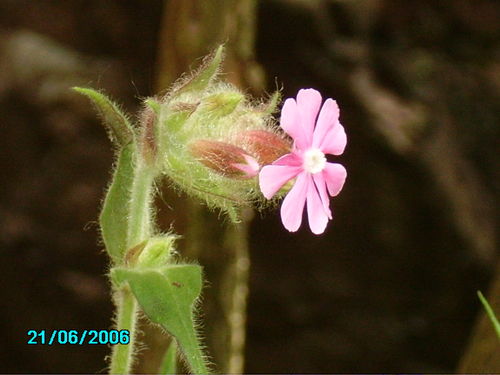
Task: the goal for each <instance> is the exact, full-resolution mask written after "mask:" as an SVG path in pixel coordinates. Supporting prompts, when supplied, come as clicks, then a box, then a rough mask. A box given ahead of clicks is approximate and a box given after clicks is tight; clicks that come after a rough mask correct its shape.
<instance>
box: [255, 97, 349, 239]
mask: <svg viewBox="0 0 500 375" xmlns="http://www.w3.org/2000/svg"><path fill="white" fill-rule="evenodd" d="M321 103H322V97H321V94H320V93H319V92H318V91H316V90H314V89H302V90H300V91H299V92H298V94H297V100H295V99H292V98H289V99H287V100H286V101H285V104H284V105H283V108H282V111H281V120H280V122H281V127H282V129H283V130H284V131H285V132H286V133H287V134H288V135H290V137H292V139H293V141H294V148H293V150H292V151H291V152H290V153H288V154H286V155H283V156H281V157H280V158H279V159H277V160H275V161H274V162H273V163H272V164H270V165H266V166H264V167H263V168H262V169H261V171H260V173H259V186H260V190H261V192H262V194H263V195H264V197H266V198H267V199H271V198H272V197H273V196H274V195H275V194H276V193H277V192H278V191H279V190H280V189H282V188H283V186H286V184H287V183H288V182H289V181H291V180H293V179H295V182H294V185H293V187H292V188H291V190H290V191H289V192H288V194H287V195H286V197H285V199H284V201H283V204H282V205H281V221H282V223H283V226H284V227H285V228H286V229H287V230H289V231H290V232H295V231H297V230H298V229H299V228H300V225H301V224H302V215H303V212H304V207H306V208H307V218H308V221H309V227H310V229H311V231H312V232H313V233H314V234H322V233H323V232H324V231H325V229H326V226H327V224H328V221H329V220H331V219H332V212H331V210H330V198H329V197H335V196H337V195H338V194H339V193H340V191H341V190H342V187H343V186H344V182H345V179H346V177H347V171H346V169H345V168H344V167H343V166H342V165H341V164H338V163H330V162H326V154H332V155H341V154H342V153H343V152H344V149H345V146H346V144H347V137H346V133H345V130H344V127H343V126H342V125H341V124H340V122H339V107H338V105H337V102H336V101H335V100H333V99H330V98H328V99H326V101H325V102H324V104H323V105H321Z"/></svg>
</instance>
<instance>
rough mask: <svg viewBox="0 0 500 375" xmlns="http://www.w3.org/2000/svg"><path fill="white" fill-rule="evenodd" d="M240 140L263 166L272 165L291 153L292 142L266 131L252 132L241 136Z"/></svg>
mask: <svg viewBox="0 0 500 375" xmlns="http://www.w3.org/2000/svg"><path fill="white" fill-rule="evenodd" d="M238 138H239V140H240V141H241V142H243V143H244V144H245V145H247V147H248V150H249V151H250V152H251V153H252V154H253V155H255V157H257V159H258V160H259V162H260V163H261V164H262V165H267V164H271V163H272V162H273V161H275V160H276V159H278V158H280V157H281V156H283V155H286V154H288V153H290V152H291V148H292V147H291V146H292V145H291V142H289V141H287V140H286V139H284V138H283V137H280V136H279V135H277V134H275V133H272V132H269V131H266V130H251V131H247V132H244V133H242V134H240V135H239V137H238Z"/></svg>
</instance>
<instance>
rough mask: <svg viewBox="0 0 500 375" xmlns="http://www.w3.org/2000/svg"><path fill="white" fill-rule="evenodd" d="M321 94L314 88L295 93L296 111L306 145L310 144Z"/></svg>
mask: <svg viewBox="0 0 500 375" xmlns="http://www.w3.org/2000/svg"><path fill="white" fill-rule="evenodd" d="M322 100H323V99H322V98H321V94H320V93H319V91H316V90H314V89H302V90H299V92H298V94H297V111H298V113H299V118H300V126H302V128H303V129H304V135H305V137H306V139H307V144H306V147H310V146H311V144H312V138H313V132H314V126H315V125H316V118H317V116H318V112H319V108H320V107H321V101H322Z"/></svg>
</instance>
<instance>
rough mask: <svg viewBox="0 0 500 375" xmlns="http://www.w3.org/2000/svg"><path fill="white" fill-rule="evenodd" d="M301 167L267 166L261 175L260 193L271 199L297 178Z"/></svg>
mask: <svg viewBox="0 0 500 375" xmlns="http://www.w3.org/2000/svg"><path fill="white" fill-rule="evenodd" d="M301 171H302V168H301V167H296V166H290V165H273V164H271V165H266V166H264V167H263V168H262V169H261V171H260V173H259V187H260V191H261V192H262V194H263V195H264V197H266V198H267V199H271V198H272V197H273V195H274V194H276V192H277V191H278V190H279V189H281V187H282V186H283V185H284V184H285V183H287V182H288V181H290V180H291V179H292V178H294V177H295V176H297V175H298V174H299V173H300V172H301Z"/></svg>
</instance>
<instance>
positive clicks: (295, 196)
mask: <svg viewBox="0 0 500 375" xmlns="http://www.w3.org/2000/svg"><path fill="white" fill-rule="evenodd" d="M310 180H311V176H310V175H309V174H308V173H306V172H302V173H300V174H299V175H298V176H297V180H296V181H295V185H293V187H292V190H290V192H289V193H288V194H287V196H286V197H285V199H284V200H283V204H282V205H281V221H282V223H283V225H284V227H285V228H286V229H287V230H288V231H290V232H296V231H297V230H298V229H299V227H300V224H301V223H302V213H303V212H304V205H305V203H306V196H307V187H308V184H309V181H310ZM311 182H312V181H311Z"/></svg>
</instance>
